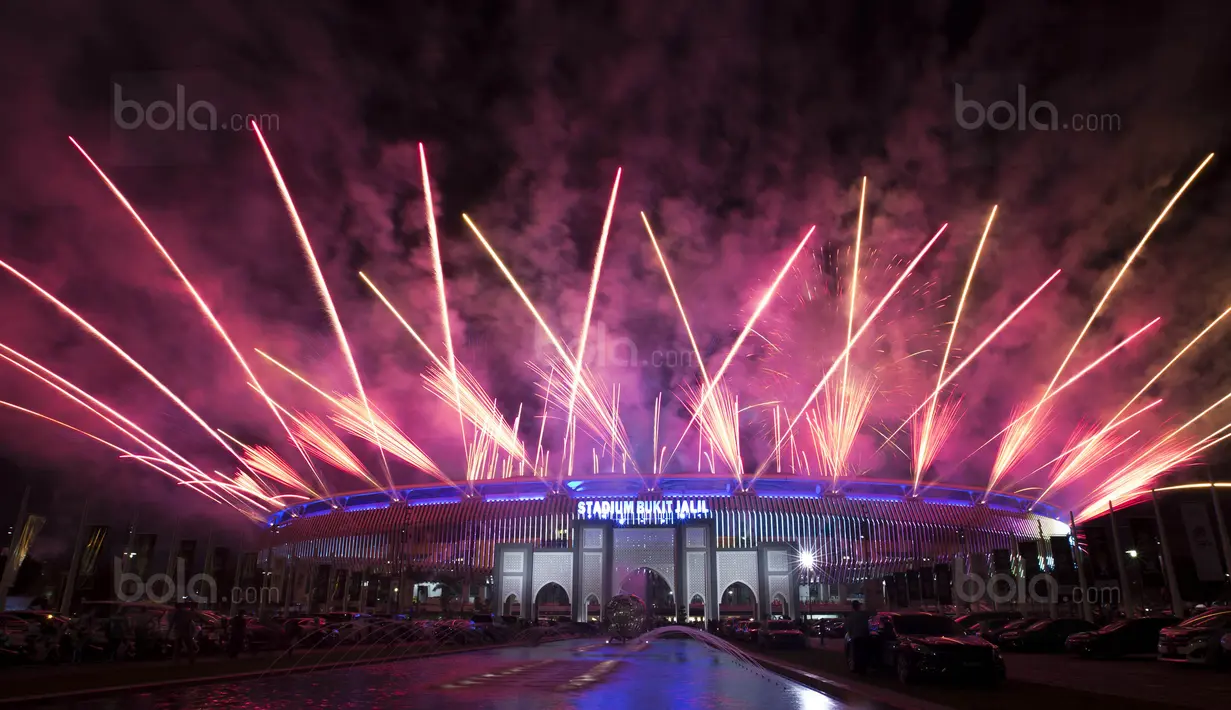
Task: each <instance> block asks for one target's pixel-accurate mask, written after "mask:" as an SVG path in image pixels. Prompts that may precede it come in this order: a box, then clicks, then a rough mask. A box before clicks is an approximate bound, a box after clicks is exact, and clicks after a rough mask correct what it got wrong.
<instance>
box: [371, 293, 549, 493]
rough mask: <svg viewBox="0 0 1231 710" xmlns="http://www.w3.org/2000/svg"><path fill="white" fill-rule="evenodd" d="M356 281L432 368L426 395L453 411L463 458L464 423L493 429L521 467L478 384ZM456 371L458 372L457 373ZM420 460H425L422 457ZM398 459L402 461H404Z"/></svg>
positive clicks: (514, 442) (512, 432) (508, 432)
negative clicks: (437, 398) (459, 427)
mask: <svg viewBox="0 0 1231 710" xmlns="http://www.w3.org/2000/svg"><path fill="white" fill-rule="evenodd" d="M359 278H361V279H362V280H363V282H364V283H365V284H367V286H368V288H369V289H371V290H372V293H374V294H376V297H377V298H379V299H380V301H381V303H383V304H384V306H385V308H387V309H388V310H389V312H390V313H392V314H393V317H394V318H396V319H397V320H398V322H399V323H401V324H402V327H403V328H404V329H405V330H406V332H407V333H409V334H410V336H411V337H412V338H414V340H415V342H416V343H418V344H419V347H420V348H422V349H423V352H424V353H425V354H426V355H427V356H428V357H429V358H430V359H431V361H432V364H433V365H435V369H434V370H429V372H428V374H427V375H426V376H425V377H424V381H425V385H426V386H427V389H428V391H430V392H432V393H433V394H435V395H436V396H437V397H439V398H440V399H441V400H443V401H444V402H445V403H446V404H448V405H449V406H451V407H452V408H453V409H455V410H456V411H457V414H458V417H459V419H460V420H461V422H462V425H461V426H462V434H463V441H462V443H463V445H464V446H465V449H466V452H467V455H469V452H470V451H471V446H470V442H469V441H468V440H467V439H466V436H465V422H466V421H469V422H470V423H471V424H472V425H474V426H476V427H479V428H480V429H484V430H486V428H488V427H494V429H493V430H492V431H491V432H489V436H491V438H492V439H493V440H494V441H495V442H496V443H498V445H499V446H500V447H501V448H502V449H504V450H505V451H506V452H507V453H509V454H510V455H511V456H513V457H515V458H516V459H517V460H518V464H519V465H521V464H523V463H525V459H526V457H525V451H524V447H523V445H522V444H521V442H520V440H518V438H517V427H516V426H514V427H513V428H512V429H510V428H509V426H508V424H506V423H505V421H504V418H503V417H502V416H501V415H500V412H499V410H498V409H497V408H496V404H495V401H494V400H493V399H492V398H491V396H490V395H488V394H487V391H486V390H484V389H483V386H482V385H481V384H479V381H478V380H477V379H475V377H474V376H473V375H472V374H470V372H469V371H467V370H466V369H465V368H464V367H463V366H460V365H459V364H458V362H457V360H456V358H454V359H453V360H452V361H450V362H449V363H446V362H445V361H443V360H441V359H440V357H439V356H438V355H437V354H436V353H435V352H433V351H432V348H431V346H429V345H428V344H427V343H426V342H425V341H424V340H423V337H422V336H420V335H419V333H418V332H417V331H416V330H415V329H414V327H412V326H411V325H410V323H408V322H407V321H406V318H405V317H403V316H402V314H401V313H400V312H399V311H398V309H397V308H395V307H394V305H393V304H392V303H390V301H389V299H388V298H386V297H385V294H383V293H381V291H380V289H379V288H377V287H376V284H374V283H372V280H371V279H369V278H368V277H367V275H366V274H364V273H363V272H359ZM459 367H460V368H461V369H460V370H459ZM441 373H443V374H444V375H447V376H448V382H446V383H443V384H442V383H441V381H440V380H441ZM446 385H447V386H446ZM348 430H349V429H348ZM349 431H352V433H356V434H357V432H354V431H353V430H349ZM398 435H399V438H400V439H402V440H404V441H406V442H407V443H409V439H407V437H406V436H405V434H401V433H400V432H399V433H398ZM411 446H412V447H414V448H415V449H418V447H415V446H414V445H413V444H411ZM399 448H403V445H399ZM391 453H394V455H396V456H400V454H397V453H396V452H391ZM423 456H424V457H425V458H426V455H423ZM402 458H403V459H404V460H405V457H402ZM416 465H417V464H416ZM432 468H433V470H435V473H434V474H433V475H436V476H438V477H440V478H441V479H442V480H447V478H446V477H445V476H444V474H443V473H440V471H439V469H436V468H435V465H434V464H433V467H432ZM425 470H426V469H425Z"/></svg>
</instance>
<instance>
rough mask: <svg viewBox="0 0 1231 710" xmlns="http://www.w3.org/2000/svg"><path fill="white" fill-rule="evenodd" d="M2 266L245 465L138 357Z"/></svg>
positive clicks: (1, 265)
mask: <svg viewBox="0 0 1231 710" xmlns="http://www.w3.org/2000/svg"><path fill="white" fill-rule="evenodd" d="M0 268H3V269H4V270H5V271H8V272H9V273H10V274H12V275H14V276H16V277H17V278H18V279H20V280H21V281H22V283H24V284H26V285H27V286H29V287H30V288H32V289H33V290H34V291H35V292H37V293H38V294H39V295H40V296H42V297H43V298H44V299H46V300H47V301H48V302H50V303H51V304H52V305H54V306H55V307H56V308H58V309H59V310H60V312H61V313H64V314H65V315H67V316H68V317H70V318H72V319H73V320H74V321H75V322H76V323H77V324H78V325H80V326H81V327H82V328H83V329H84V330H85V331H86V332H87V333H89V334H90V335H92V336H94V337H95V338H96V339H97V340H98V341H99V342H101V343H102V344H104V345H106V346H107V347H108V348H110V349H111V351H112V352H114V353H115V354H117V355H119V356H120V357H121V358H122V359H123V360H124V362H127V363H128V364H129V365H130V366H132V368H133V369H135V370H136V371H137V372H139V373H141V375H142V376H143V377H145V379H146V380H148V381H149V382H150V383H151V384H153V385H154V386H155V387H157V388H158V391H160V392H162V393H163V394H164V395H166V396H167V398H168V399H170V400H171V401H172V402H175V404H176V406H178V407H179V408H180V409H182V410H183V411H184V413H185V414H187V415H188V416H189V417H191V418H192V420H193V421H194V422H196V423H197V425H198V426H200V427H201V428H202V429H204V430H205V432H206V433H207V434H209V436H210V438H212V439H213V440H214V441H217V442H218V443H219V444H222V448H224V449H226V450H227V453H229V454H231V455H232V456H234V457H235V459H236V460H237V461H239V462H240V464H241V465H243V458H242V457H240V455H239V454H238V453H236V452H235V450H234V449H232V448H231V446H230V445H229V444H227V442H226V440H225V439H223V438H222V437H221V436H219V435H218V433H217V432H216V431H214V428H213V427H211V426H210V425H209V424H208V423H207V422H206V421H205V420H204V419H202V418H201V415H199V414H197V413H196V411H194V410H193V409H192V407H189V406H188V404H187V403H186V402H184V400H182V399H180V398H179V397H178V396H177V395H176V394H175V393H174V392H172V391H171V388H169V387H167V386H166V385H164V384H163V383H162V381H161V380H159V379H158V378H157V377H155V376H154V374H153V373H152V372H150V371H149V370H147V369H145V367H144V366H142V365H141V363H139V362H137V360H136V359H134V358H133V357H132V356H131V355H129V354H128V353H127V352H125V351H124V349H123V348H121V347H120V346H119V345H116V344H115V343H114V342H113V341H112V340H111V339H110V338H108V337H107V336H105V335H103V333H102V331H100V330H98V329H97V328H95V327H94V326H93V325H92V324H91V323H90V322H89V321H88V320H86V319H85V318H84V317H82V316H81V315H79V314H78V313H77V312H76V311H74V310H73V309H72V308H69V307H68V306H67V305H66V304H65V303H64V302H63V301H61V300H60V299H58V298H56V297H55V296H53V295H52V294H51V293H50V292H48V291H46V290H45V289H43V287H41V286H39V285H38V284H37V283H35V282H34V281H33V280H31V279H30V278H29V277H27V276H26V275H25V274H23V273H21V272H20V271H18V270H17V269H16V268H14V267H12V266H10V265H9V264H8V263H6V262H4V261H0Z"/></svg>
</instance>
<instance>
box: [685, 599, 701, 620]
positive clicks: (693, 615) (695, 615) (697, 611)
mask: <svg viewBox="0 0 1231 710" xmlns="http://www.w3.org/2000/svg"><path fill="white" fill-rule="evenodd" d="M688 620H689V621H702V622H703V621H705V599H704V598H703V597H702V596H701V595H700V594H694V595H692V599H689V600H688Z"/></svg>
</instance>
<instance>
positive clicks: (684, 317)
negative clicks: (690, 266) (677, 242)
mask: <svg viewBox="0 0 1231 710" xmlns="http://www.w3.org/2000/svg"><path fill="white" fill-rule="evenodd" d="M641 222H642V224H644V225H645V231H646V233H647V234H649V235H650V244H652V245H653V246H654V254H656V255H657V256H658V264H659V265H660V266H661V267H662V270H663V276H664V277H666V279H667V287H668V288H670V289H671V298H672V299H674V300H675V307H676V310H678V311H679V313H680V322H682V323H683V324H684V332H685V333H687V334H688V344H689V345H691V346H692V353H693V355H694V356H696V358H697V369H698V370H699V371H700V373H701V381H702V382H703V383H704V384H705V386H706V387H708V386H709V384H710V376H709V373H708V372H707V371H706V369H705V358H703V357H701V348H699V347H697V339H696V337H694V336H693V332H692V326H691V325H689V323H688V314H687V313H685V312H684V303H683V301H681V300H680V292H679V291H678V290H676V288H675V280H674V279H672V278H671V269H670V268H669V267H668V266H667V258H666V257H664V256H663V252H662V249H660V248H659V247H658V239H657V238H656V237H655V236H654V230H653V229H651V228H650V220H648V219H646V216H645V213H644V212H642V213H641Z"/></svg>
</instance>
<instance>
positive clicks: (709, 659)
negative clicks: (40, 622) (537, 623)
mask: <svg viewBox="0 0 1231 710" xmlns="http://www.w3.org/2000/svg"><path fill="white" fill-rule="evenodd" d="M52 707H65V708H69V707H71V708H80V709H85V708H89V709H90V710H112V709H114V710H121V709H123V710H181V709H183V710H187V709H190V708H192V709H195V708H236V709H240V708H243V709H256V708H261V709H262V710H264V709H267V708H268V709H270V710H282V709H286V710H291V709H294V710H299V709H300V708H433V710H447V709H448V708H466V710H487V709H490V710H557V709H558V710H565V709H572V708H577V709H578V710H652V709H655V708H681V709H689V708H696V709H697V710H743V709H745V708H757V709H760V708H774V709H775V710H777V709H778V708H782V709H783V710H791V709H798V710H830V709H831V708H835V709H836V708H840V707H845V706H843V705H841V704H840V703H838V702H837V701H835V700H833V699H832V698H830V697H828V696H826V695H823V694H821V693H818V692H816V691H814V690H811V689H809V688H805V687H804V686H801V685H798V684H796V683H793V682H791V681H788V680H786V679H784V678H781V677H779V676H776V675H774V674H772V673H769V672H766V671H754V670H750V669H748V668H746V667H744V666H742V665H740V664H739V663H737V662H736V661H735V660H734V659H732V658H730V657H728V656H726V655H724V654H722V653H720V652H718V651H715V650H713V649H710V648H708V647H706V646H704V645H702V644H700V643H697V642H694V641H684V640H658V641H654V642H653V643H649V644H639V645H633V644H630V645H628V646H619V645H607V644H604V643H601V642H598V643H596V642H595V641H593V640H589V641H571V642H562V643H553V644H546V645H543V646H539V647H536V648H529V647H523V648H503V649H497V650H492V651H482V652H476V653H469V654H460V655H450V656H441V657H437V658H423V659H415V660H409V661H401V662H397V663H388V664H381V665H372V666H360V667H356V668H349V669H343V670H335V671H322V672H318V673H307V674H299V675H290V676H278V677H271V678H266V679H262V680H258V681H247V682H242V683H230V684H217V685H206V686H195V687H186V688H179V689H173V690H165V691H158V692H153V693H141V694H130V695H117V696H111V697H108V698H103V699H99V700H93V701H88V702H81V703H73V704H64V705H59V706H52Z"/></svg>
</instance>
